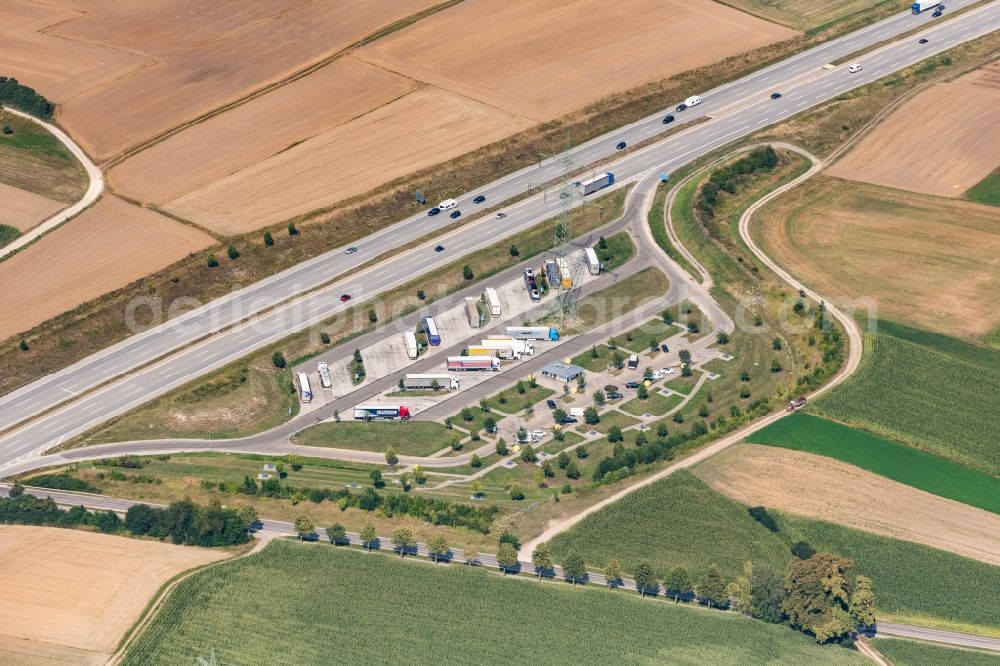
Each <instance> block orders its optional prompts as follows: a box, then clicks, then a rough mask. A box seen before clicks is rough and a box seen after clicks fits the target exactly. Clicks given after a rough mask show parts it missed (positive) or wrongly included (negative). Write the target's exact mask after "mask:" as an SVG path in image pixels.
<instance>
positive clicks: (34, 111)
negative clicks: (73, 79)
mask: <svg viewBox="0 0 1000 666" xmlns="http://www.w3.org/2000/svg"><path fill="white" fill-rule="evenodd" d="M0 106H9V107H10V108H12V109H17V110H18V111H23V112H24V113H27V114H30V115H32V116H35V117H36V118H41V119H42V120H51V119H52V113H53V111H55V108H56V107H55V105H54V104H52V102H50V101H49V100H47V99H45V98H44V97H42V96H41V95H39V94H38V93H37V92H35V90H34V88H29V87H28V86H24V85H21V84H20V83H18V82H17V79H13V78H11V79H8V78H7V77H6V76H0Z"/></svg>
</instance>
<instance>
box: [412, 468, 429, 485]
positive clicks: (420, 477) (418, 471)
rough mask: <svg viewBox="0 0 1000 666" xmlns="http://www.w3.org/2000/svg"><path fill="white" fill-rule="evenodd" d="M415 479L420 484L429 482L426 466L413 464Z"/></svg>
mask: <svg viewBox="0 0 1000 666" xmlns="http://www.w3.org/2000/svg"><path fill="white" fill-rule="evenodd" d="M413 480H414V481H416V482H417V485H418V486H422V485H424V483H426V482H427V474H426V473H424V468H423V467H421V466H420V465H414V466H413Z"/></svg>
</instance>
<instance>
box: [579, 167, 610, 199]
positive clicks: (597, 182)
mask: <svg viewBox="0 0 1000 666" xmlns="http://www.w3.org/2000/svg"><path fill="white" fill-rule="evenodd" d="M614 184H615V174H613V173H602V174H601V175H600V176H594V177H593V178H591V179H590V180H585V181H583V182H581V183H580V185H579V187H580V194H582V195H583V196H587V195H588V194H593V193H594V192H596V191H598V190H603V189H604V188H605V187H608V186H609V185H614Z"/></svg>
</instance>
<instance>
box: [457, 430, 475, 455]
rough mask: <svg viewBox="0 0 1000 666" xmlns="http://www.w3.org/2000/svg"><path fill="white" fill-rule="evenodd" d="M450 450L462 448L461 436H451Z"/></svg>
mask: <svg viewBox="0 0 1000 666" xmlns="http://www.w3.org/2000/svg"><path fill="white" fill-rule="evenodd" d="M475 434H476V433H473V435H475ZM451 450H452V451H461V450H462V438H461V437H459V436H458V435H455V436H454V437H452V438H451Z"/></svg>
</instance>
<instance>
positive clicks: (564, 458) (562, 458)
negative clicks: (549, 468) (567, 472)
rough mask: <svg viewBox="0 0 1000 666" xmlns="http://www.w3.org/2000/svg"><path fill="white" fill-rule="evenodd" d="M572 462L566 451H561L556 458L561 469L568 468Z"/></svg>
mask: <svg viewBox="0 0 1000 666" xmlns="http://www.w3.org/2000/svg"><path fill="white" fill-rule="evenodd" d="M570 462H572V461H571V460H570V459H569V454H568V453H566V452H565V451H560V452H559V455H558V456H556V464H557V465H558V466H559V469H566V466H567V465H569V464H570Z"/></svg>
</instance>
